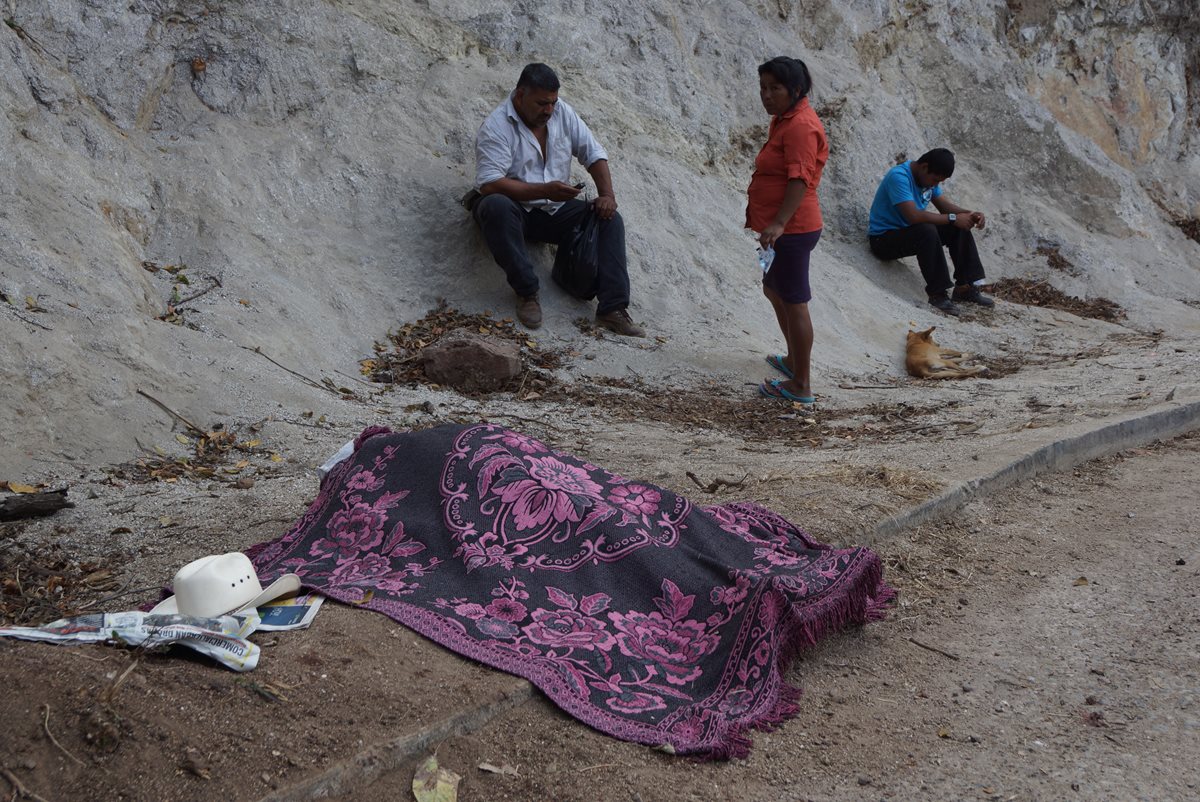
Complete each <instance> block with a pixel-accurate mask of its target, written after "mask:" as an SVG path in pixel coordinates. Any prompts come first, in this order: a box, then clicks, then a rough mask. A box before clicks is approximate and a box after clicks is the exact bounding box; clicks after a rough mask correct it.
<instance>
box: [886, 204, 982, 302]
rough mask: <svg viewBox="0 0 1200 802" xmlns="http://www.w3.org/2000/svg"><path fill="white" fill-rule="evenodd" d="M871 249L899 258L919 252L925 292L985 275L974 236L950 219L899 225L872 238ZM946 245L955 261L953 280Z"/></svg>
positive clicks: (943, 289)
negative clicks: (943, 248)
mask: <svg viewBox="0 0 1200 802" xmlns="http://www.w3.org/2000/svg"><path fill="white" fill-rule="evenodd" d="M870 240H871V253H873V254H875V255H876V256H878V257H879V258H880V259H899V258H901V257H902V256H916V257H917V264H918V265H920V266H921V275H922V276H924V277H925V293H926V294H927V295H928V296H929V297H930V298H937V297H939V296H942V295H944V294H945V293H946V290H948V289H950V288H951V287H954V286H959V287H964V286H966V285H968V284H973V283H975V282H976V281H978V280H980V279H981V278H983V264H982V263H980V261H979V251H977V250H976V249H975V238H974V237H972V236H971V230H970V229H969V228H958V227H956V226H954V225H952V224H950V223H946V224H945V225H940V226H939V225H934V224H933V223H917V224H916V225H912V226H909V227H908V228H896V229H892V230H891V231H885V232H884V233H882V234H878V235H876V236H874V237H871V238H870ZM942 246H945V247H946V248H947V249H949V251H950V261H952V262H954V281H951V280H950V268H949V267H948V266H947V265H946V254H945V253H944V252H943V251H942Z"/></svg>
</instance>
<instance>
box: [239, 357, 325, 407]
mask: <svg viewBox="0 0 1200 802" xmlns="http://www.w3.org/2000/svg"><path fill="white" fill-rule="evenodd" d="M238 347H239V348H244V349H246V350H247V351H250V352H251V353H255V354H258V355H259V356H261V357H262V358H263V359H265V360H267V361H268V362H270V363H271V364H272V365H274V366H275V367H278V368H283V369H284V370H286V371H287V372H288V373H290V374H292V375H293V376H295V377H296V378H298V379H300V380H301V381H303V382H304V383H305V384H307V385H309V386H310V387H316V388H317V389H318V390H330V389H331V388H330V387H328V386H327V385H324V384H321V383H320V382H318V381H315V380H313V379H310V378H309V377H307V376H305V375H304V374H303V373H297V372H296V371H294V370H292V369H291V368H289V367H287V366H286V365H281V364H280V363H278V362H276V361H275V360H274V359H272V358H271V357H269V356H267V355H266V354H265V353H263V350H262V349H261V348H259V347H258V346H257V345H256V346H254V347H253V348H251V347H250V346H248V345H240V346H238ZM332 392H334V393H336V394H337V395H338V397H341V395H342V394H341V393H338V392H337V390H336V389H334V390H332Z"/></svg>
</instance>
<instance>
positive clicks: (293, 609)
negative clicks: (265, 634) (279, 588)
mask: <svg viewBox="0 0 1200 802" xmlns="http://www.w3.org/2000/svg"><path fill="white" fill-rule="evenodd" d="M323 601H325V597H324V596H322V595H320V594H319V593H302V594H300V595H298V596H284V597H283V598H281V599H275V600H274V601H270V602H267V603H266V604H260V605H259V606H258V616H259V618H260V619H261V620H260V621H259V624H258V629H259V630H260V631H262V630H268V631H275V630H284V629H307V628H308V625H309V624H311V623H312V621H313V619H314V618H316V616H317V610H320V609H321V602H323ZM238 615H241V613H238Z"/></svg>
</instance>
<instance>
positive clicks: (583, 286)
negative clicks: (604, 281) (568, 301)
mask: <svg viewBox="0 0 1200 802" xmlns="http://www.w3.org/2000/svg"><path fill="white" fill-rule="evenodd" d="M599 267H600V218H598V217H596V212H595V211H594V210H593V209H592V207H591V205H589V206H588V210H587V212H586V213H584V215H583V217H581V218H580V219H579V222H578V223H577V224H576V225H575V230H574V231H572V232H571V236H570V237H569V238H568V239H567V240H566V241H565V242H563V243H562V244H561V245H559V246H558V253H556V254H555V255H554V269H553V270H552V271H551V272H550V278H552V279H553V280H554V283H555V284H557V285H558V286H560V287H562V288H563V289H564V290H566V291H567V293H568V294H570V295H572V296H574V297H576V298H578V299H580V300H582V301H590V300H591V299H593V298H595V297H596V273H597V271H598V270H599Z"/></svg>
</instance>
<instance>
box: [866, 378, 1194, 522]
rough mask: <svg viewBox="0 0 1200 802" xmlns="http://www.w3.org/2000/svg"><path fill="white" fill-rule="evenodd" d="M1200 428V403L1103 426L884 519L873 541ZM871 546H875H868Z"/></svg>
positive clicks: (1059, 441)
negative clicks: (1040, 478)
mask: <svg viewBox="0 0 1200 802" xmlns="http://www.w3.org/2000/svg"><path fill="white" fill-rule="evenodd" d="M1197 427H1200V401H1193V402H1191V403H1188V404H1181V405H1179V406H1175V407H1171V408H1169V409H1162V410H1158V411H1157V412H1151V413H1149V414H1146V415H1139V416H1137V417H1132V418H1126V419H1124V420H1121V421H1117V422H1116V423H1109V424H1106V425H1103V426H1098V427H1097V428H1095V429H1092V430H1090V431H1087V432H1084V433H1083V434H1080V435H1076V436H1074V437H1066V438H1064V439H1062V440H1056V441H1055V442H1053V443H1050V444H1048V445H1045V446H1042V447H1041V448H1039V449H1037V450H1036V451H1033V452H1032V453H1029V454H1026V455H1025V456H1024V457H1021V458H1020V459H1017V460H1015V461H1013V462H1011V463H1009V464H1008V465H1006V466H1004V467H1003V468H1000V469H999V470H996V471H993V472H992V473H990V474H988V475H986V476H981V477H978V478H975V479H971V480H968V481H966V482H963V483H962V484H959V485H956V486H954V487H951V488H950V489H949V490H947V491H946V492H944V493H942V494H941V495H939V496H937V497H935V498H931V499H930V500H929V501H926V502H924V503H923V504H919V505H917V506H916V507H913V508H912V509H910V510H906V511H904V512H902V513H900V514H899V515H895V516H892V517H891V518H887V519H886V520H883V521H880V522H879V523H878V524H876V526H875V528H874V529H873V530H871V535H870V538H869V539H870V541H871V542H878V541H880V540H886V539H888V538H893V537H895V536H897V535H899V534H900V533H902V532H904V531H906V530H908V529H912V528H913V527H914V526H919V525H920V524H923V523H927V522H929V521H933V520H937V519H939V518H944V517H945V516H947V515H949V514H950V513H952V512H954V511H955V510H957V509H959V508H960V507H962V506H963V505H964V504H966V503H967V502H969V501H971V500H972V499H974V498H977V497H979V496H983V495H986V494H988V493H994V492H996V491H998V490H1002V489H1003V488H1005V487H1009V486H1010V485H1013V484H1016V483H1017V482H1019V481H1021V480H1023V479H1030V478H1032V477H1034V476H1037V475H1038V474H1041V473H1046V472H1048V471H1061V470H1065V469H1067V468H1071V467H1073V466H1075V465H1079V464H1080V463H1083V462H1087V461H1089V460H1093V459H1097V458H1098V457H1104V456H1108V455H1109V454H1115V453H1117V452H1118V451H1124V450H1125V449H1127V448H1134V447H1136V446H1140V445H1145V444H1146V443H1150V442H1153V441H1155V440H1163V439H1170V438H1172V437H1178V436H1179V435H1181V434H1185V433H1187V432H1189V431H1191V430H1192V429H1195V428H1197ZM868 545H869V544H868Z"/></svg>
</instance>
